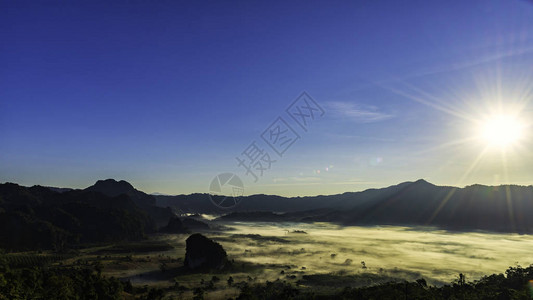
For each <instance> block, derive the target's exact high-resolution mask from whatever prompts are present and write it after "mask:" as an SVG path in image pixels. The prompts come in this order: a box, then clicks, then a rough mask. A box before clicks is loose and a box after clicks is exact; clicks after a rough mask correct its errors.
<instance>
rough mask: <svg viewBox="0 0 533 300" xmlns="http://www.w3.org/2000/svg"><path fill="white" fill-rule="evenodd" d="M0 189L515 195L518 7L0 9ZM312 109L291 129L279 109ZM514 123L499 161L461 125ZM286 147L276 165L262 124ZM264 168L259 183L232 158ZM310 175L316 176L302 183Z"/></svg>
mask: <svg viewBox="0 0 533 300" xmlns="http://www.w3.org/2000/svg"><path fill="white" fill-rule="evenodd" d="M0 39H1V41H2V42H1V44H0V182H6V181H10V182H16V183H19V184H22V185H34V184H40V185H50V186H61V187H76V188H83V187H87V186H89V185H91V184H93V183H94V182H95V181H96V180H98V179H105V178H115V179H124V180H127V181H129V182H131V183H132V184H133V185H134V186H136V187H137V188H139V189H141V190H144V191H146V192H160V193H167V194H181V193H192V192H206V191H207V189H208V185H209V182H210V181H211V179H212V178H213V177H214V176H216V175H217V174H219V173H223V172H234V173H236V174H237V175H238V176H239V177H241V178H242V179H243V181H244V184H245V193H246V194H253V193H268V194H281V195H316V194H333V193H342V192H346V191H358V190H363V189H366V188H370V187H383V186H387V185H391V184H396V183H399V182H402V181H408V180H416V179H418V178H424V179H426V180H428V181H430V182H433V183H435V184H441V185H459V186H464V185H467V184H472V183H482V184H502V183H515V184H525V185H529V184H532V183H533V182H532V173H531V170H533V153H532V151H530V149H531V148H530V147H531V142H530V141H531V140H532V139H531V137H530V136H529V131H530V127H527V126H529V124H528V120H531V119H533V118H532V115H533V104H532V103H530V102H531V100H532V98H533V93H532V87H533V3H532V2H528V1H518V0H516V1H508V0H506V1H485V0H483V1H440V2H437V1H406V2H401V3H400V2H398V1H322V2H312V3H311V2H303V1H302V2H296V1H289V3H287V2H286V1H283V2H282V1H279V2H275V3H273V2H272V1H264V2H256V1H231V2H221V1H133V0H132V1H113V3H110V1H1V2H0ZM303 91H306V92H307V93H309V95H311V96H312V97H313V98H314V99H315V100H316V102H317V103H318V104H319V105H320V106H321V107H322V108H323V109H324V111H325V114H324V116H323V117H320V118H319V117H317V118H316V119H315V120H313V121H312V122H311V124H310V125H309V128H308V131H307V132H305V131H303V130H301V128H299V127H298V126H297V125H296V123H294V122H293V120H292V119H290V118H289V117H288V115H287V114H286V112H285V109H286V108H287V107H288V106H289V105H290V103H291V102H292V101H293V100H295V99H296V97H297V96H298V95H300V94H301V93H302V92H303ZM501 112H505V113H513V114H516V115H517V118H520V119H521V120H522V122H523V124H524V126H525V128H524V135H523V136H522V139H521V140H520V141H519V142H518V143H516V144H514V145H513V147H511V148H508V149H506V150H505V151H503V150H501V149H499V148H498V149H496V148H495V147H488V148H487V144H486V142H484V141H480V140H478V139H469V137H471V136H476V135H477V127H478V126H479V125H477V123H476V122H477V121H479V120H482V119H483V118H485V117H487V116H489V115H491V114H494V113H501ZM278 116H281V117H282V118H284V119H286V120H287V122H289V125H290V126H291V127H293V129H295V130H296V131H297V132H298V134H299V135H300V136H301V139H299V140H298V141H297V142H295V143H294V144H293V145H292V146H291V147H290V148H289V149H288V150H287V151H286V152H285V154H284V155H283V157H281V158H280V157H278V156H276V154H275V153H274V152H273V151H272V150H271V149H269V146H268V145H266V144H264V143H263V142H262V140H261V137H260V135H261V133H262V132H263V131H264V130H265V129H266V128H267V127H268V126H269V125H270V124H271V123H272V122H273V121H274V120H275V119H276V118H277V117H278ZM252 141H257V144H258V145H261V146H262V148H264V149H265V150H266V151H269V153H270V155H271V158H272V159H276V160H277V161H276V162H275V163H274V164H272V168H271V169H270V170H267V171H265V173H264V174H263V176H262V177H260V178H259V180H258V182H254V180H253V178H252V177H251V176H249V175H248V176H247V175H246V174H245V171H244V169H243V168H241V167H239V166H238V165H237V161H236V157H237V156H240V155H241V153H242V152H243V151H244V150H245V149H246V148H247V147H248V145H249V144H250V143H251V142H252ZM318 171H320V172H318Z"/></svg>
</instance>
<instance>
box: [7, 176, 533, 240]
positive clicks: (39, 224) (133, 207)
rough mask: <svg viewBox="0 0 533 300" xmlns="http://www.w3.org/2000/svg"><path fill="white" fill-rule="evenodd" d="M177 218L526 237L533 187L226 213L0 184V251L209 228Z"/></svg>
mask: <svg viewBox="0 0 533 300" xmlns="http://www.w3.org/2000/svg"><path fill="white" fill-rule="evenodd" d="M176 214H178V215H179V214H181V215H185V214H214V215H217V216H218V219H216V221H218V222H228V221H230V222H231V221H247V222H256V221H266V222H332V223H336V224H339V225H343V226H349V225H358V226H373V225H400V226H428V227H437V228H442V229H448V230H461V231H473V230H484V231H493V232H517V233H528V234H531V233H533V218H531V217H530V216H533V186H517V185H501V186H485V185H479V184H476V185H471V186H467V187H464V188H458V187H451V186H437V185H434V184H431V183H429V182H427V181H425V180H417V181H415V182H404V183H400V184H398V185H393V186H390V187H386V188H381V189H369V190H365V191H362V192H348V193H343V194H337V195H327V196H309V197H282V196H275V195H262V194H261V195H251V196H245V197H242V198H241V201H240V203H239V204H238V205H237V206H236V207H234V208H232V209H230V210H228V209H221V208H218V207H217V206H215V205H214V204H213V203H212V202H211V201H210V198H209V196H208V195H207V194H190V195H177V196H166V195H155V196H154V195H148V194H146V193H144V192H142V191H139V190H137V189H135V188H134V187H133V186H132V185H131V184H130V183H128V182H126V181H116V180H113V179H107V180H99V181H97V182H96V183H95V184H94V185H92V186H90V187H88V188H85V189H69V188H55V187H42V186H32V187H24V186H20V185H17V184H14V183H4V184H0V248H4V249H16V250H21V249H22V250H23V249H49V248H54V249H63V248H65V247H71V246H76V245H79V244H87V243H89V244H90V243H99V242H108V241H118V240H136V239H142V238H144V236H145V234H147V233H155V232H157V231H158V230H159V229H161V230H163V231H165V230H166V231H172V232H186V231H187V228H189V229H193V230H200V229H202V228H204V229H208V228H209V226H208V225H206V224H204V221H203V220H195V219H194V218H183V217H182V218H181V220H179V221H180V222H177V220H176V219H175V216H176ZM176 224H178V225H179V226H176ZM176 228H177V229H176Z"/></svg>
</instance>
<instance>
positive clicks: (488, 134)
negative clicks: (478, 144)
mask: <svg viewBox="0 0 533 300" xmlns="http://www.w3.org/2000/svg"><path fill="white" fill-rule="evenodd" d="M522 129H523V125H522V123H521V122H520V120H519V119H518V118H517V117H515V116H512V115H492V116H490V117H488V118H486V119H485V120H484V121H483V122H481V126H480V136H481V137H482V138H483V140H485V142H486V143H488V144H489V145H490V146H496V147H501V148H507V147H509V146H513V145H515V144H516V143H517V142H518V141H519V140H520V139H521V138H522V136H523V133H522Z"/></svg>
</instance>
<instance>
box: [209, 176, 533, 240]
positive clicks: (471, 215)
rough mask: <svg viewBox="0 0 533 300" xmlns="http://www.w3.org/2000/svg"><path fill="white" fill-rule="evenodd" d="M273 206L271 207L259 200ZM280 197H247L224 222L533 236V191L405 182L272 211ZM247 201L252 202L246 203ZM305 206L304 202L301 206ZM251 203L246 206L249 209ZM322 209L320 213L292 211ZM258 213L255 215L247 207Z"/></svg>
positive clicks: (289, 201) (293, 202)
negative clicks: (425, 228)
mask: <svg viewBox="0 0 533 300" xmlns="http://www.w3.org/2000/svg"><path fill="white" fill-rule="evenodd" d="M258 199H262V200H263V201H267V202H268V201H269V200H270V199H272V200H273V201H272V202H270V203H269V204H261V203H258V202H257V200H258ZM278 199H279V197H278V196H272V197H269V196H265V195H257V196H250V197H244V198H243V199H242V206H239V207H238V208H237V211H236V212H233V213H229V214H227V215H226V216H223V217H221V218H219V220H222V221H254V220H255V221H266V222H280V221H303V222H313V221H323V222H335V223H339V224H343V225H417V226H436V227H440V228H445V229H450V230H488V231H499V232H519V233H533V219H532V218H530V217H528V216H531V215H533V186H516V185H502V186H483V185H472V186H468V187H465V188H457V187H449V186H436V185H433V184H431V183H429V182H427V181H425V180H418V181H416V182H405V183H401V184H399V185H395V186H391V187H388V188H383V189H371V190H366V191H363V192H358V193H344V194H341V195H332V196H317V197H303V198H284V201H285V203H283V204H280V205H279V206H278V207H276V208H274V209H272V211H277V212H280V211H283V209H287V208H288V209H290V210H288V211H289V213H284V214H272V213H269V212H265V211H264V208H265V207H271V205H272V203H279V202H278ZM248 200H251V202H249V203H247V201H248ZM302 201H305V202H302ZM246 203H247V204H246ZM317 206H318V207H323V206H325V207H326V208H323V209H322V210H318V211H314V212H313V211H302V212H300V213H299V214H298V213H296V212H294V211H292V210H293V209H295V208H296V207H301V209H302V210H304V209H306V208H307V209H309V208H313V207H317ZM251 207H255V208H257V212H255V211H253V210H250V209H249V208H251Z"/></svg>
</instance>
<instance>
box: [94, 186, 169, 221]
mask: <svg viewBox="0 0 533 300" xmlns="http://www.w3.org/2000/svg"><path fill="white" fill-rule="evenodd" d="M85 191H93V192H100V193H102V194H104V195H106V196H110V197H116V196H118V195H127V196H128V197H129V198H130V199H132V200H133V202H134V203H135V204H136V205H137V206H139V207H140V208H141V209H142V210H144V211H145V212H146V213H147V214H148V215H149V216H150V217H152V219H153V220H154V222H155V223H156V226H157V227H162V226H165V225H167V223H168V220H169V219H170V218H172V217H173V216H174V214H173V213H172V210H171V209H170V208H168V207H159V206H156V205H155V204H156V199H155V198H154V196H152V195H148V194H146V193H144V192H141V191H139V190H136V189H135V188H134V187H133V186H132V185H131V184H130V183H129V182H127V181H124V180H121V181H116V180H114V179H106V180H98V181H97V182H96V183H95V184H94V185H92V186H90V187H88V188H86V189H85Z"/></svg>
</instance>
